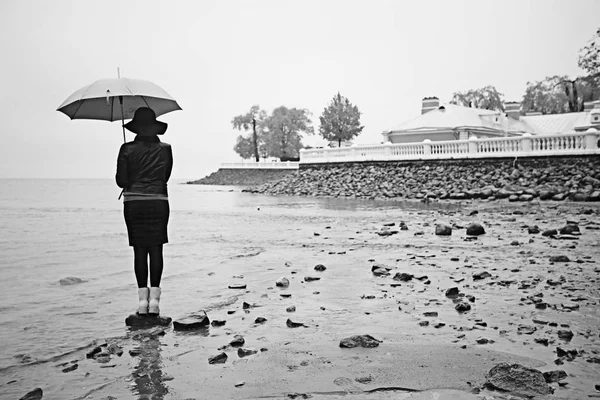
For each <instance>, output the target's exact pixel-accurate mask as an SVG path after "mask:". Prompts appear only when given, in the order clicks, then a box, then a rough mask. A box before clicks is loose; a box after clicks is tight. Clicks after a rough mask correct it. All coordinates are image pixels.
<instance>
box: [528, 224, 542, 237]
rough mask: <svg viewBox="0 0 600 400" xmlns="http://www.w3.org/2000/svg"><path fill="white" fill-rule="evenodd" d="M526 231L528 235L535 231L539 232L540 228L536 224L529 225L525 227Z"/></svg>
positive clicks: (533, 233)
mask: <svg viewBox="0 0 600 400" xmlns="http://www.w3.org/2000/svg"><path fill="white" fill-rule="evenodd" d="M527 233H529V234H530V235H535V234H537V233H540V228H539V227H538V226H537V225H534V226H530V227H528V228H527Z"/></svg>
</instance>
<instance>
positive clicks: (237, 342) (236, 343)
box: [229, 335, 246, 347]
mask: <svg viewBox="0 0 600 400" xmlns="http://www.w3.org/2000/svg"><path fill="white" fill-rule="evenodd" d="M244 343H246V339H244V337H243V336H242V335H235V336H234V337H233V340H232V341H231V342H229V345H230V346H231V347H241V346H243V345H244Z"/></svg>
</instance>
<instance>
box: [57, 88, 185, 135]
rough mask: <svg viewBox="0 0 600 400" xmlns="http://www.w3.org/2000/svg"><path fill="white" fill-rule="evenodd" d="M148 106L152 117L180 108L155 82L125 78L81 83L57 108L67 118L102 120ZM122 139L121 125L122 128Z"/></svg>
mask: <svg viewBox="0 0 600 400" xmlns="http://www.w3.org/2000/svg"><path fill="white" fill-rule="evenodd" d="M140 107H149V108H151V109H152V110H154V112H155V113H156V116H157V117H158V116H159V115H162V114H166V113H168V112H171V111H176V110H181V107H179V104H177V101H175V99H174V98H172V97H171V96H170V95H169V94H168V93H167V92H166V91H165V90H164V89H162V88H161V87H159V86H158V85H156V84H154V83H152V82H149V81H145V80H141V79H129V78H116V79H100V80H98V81H96V82H94V83H92V84H91V85H88V86H84V87H82V88H81V89H79V90H77V91H76V92H75V93H73V94H72V95H70V96H69V97H67V99H66V100H65V101H63V103H62V104H61V105H60V106H59V107H58V108H57V111H60V112H62V113H64V114H66V115H67V116H68V117H69V118H71V119H97V120H104V121H111V122H112V121H117V120H121V123H122V125H125V120H126V119H131V118H133V114H134V113H135V110H137V109H138V108H140ZM123 141H125V127H123Z"/></svg>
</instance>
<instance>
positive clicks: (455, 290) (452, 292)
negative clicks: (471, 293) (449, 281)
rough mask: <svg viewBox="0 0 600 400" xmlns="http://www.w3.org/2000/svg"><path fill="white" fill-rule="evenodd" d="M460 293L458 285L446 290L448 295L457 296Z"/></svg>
mask: <svg viewBox="0 0 600 400" xmlns="http://www.w3.org/2000/svg"><path fill="white" fill-rule="evenodd" d="M458 294H459V291H458V288H457V287H451V288H450V289H448V290H446V297H457V296H458Z"/></svg>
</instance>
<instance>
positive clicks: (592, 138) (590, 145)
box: [585, 132, 598, 150]
mask: <svg viewBox="0 0 600 400" xmlns="http://www.w3.org/2000/svg"><path fill="white" fill-rule="evenodd" d="M597 148H598V133H597V132H586V133H585V149H586V150H596V149H597Z"/></svg>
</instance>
